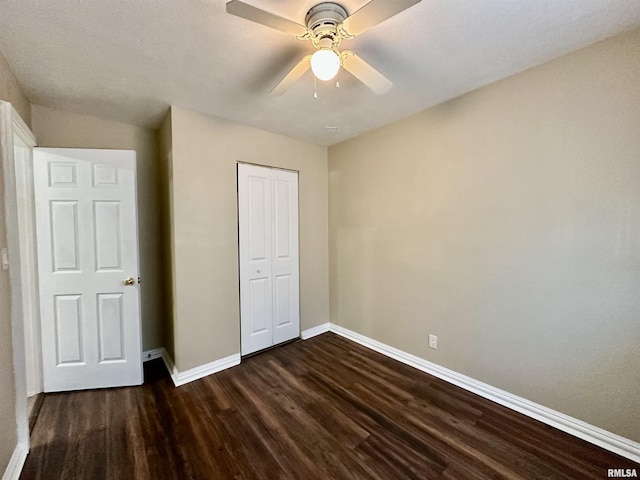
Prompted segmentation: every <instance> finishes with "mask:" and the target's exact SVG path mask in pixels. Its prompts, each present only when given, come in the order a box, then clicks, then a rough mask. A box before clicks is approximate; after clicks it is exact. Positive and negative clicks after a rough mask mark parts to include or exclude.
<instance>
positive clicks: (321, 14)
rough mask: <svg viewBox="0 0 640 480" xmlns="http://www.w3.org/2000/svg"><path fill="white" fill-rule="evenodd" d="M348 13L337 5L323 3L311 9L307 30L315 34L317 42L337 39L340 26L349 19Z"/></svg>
mask: <svg viewBox="0 0 640 480" xmlns="http://www.w3.org/2000/svg"><path fill="white" fill-rule="evenodd" d="M347 16H348V15H347V11H346V10H345V9H344V8H343V7H342V6H341V5H338V4H337V3H333V2H322V3H319V4H318V5H316V6H314V7H311V9H310V10H309V11H308V12H307V16H306V17H305V22H306V24H307V28H308V29H309V30H311V31H312V32H313V35H314V37H315V38H316V40H320V39H321V38H324V37H330V38H331V39H333V38H335V37H336V36H337V33H338V25H340V24H341V23H342V22H343V21H344V20H345V19H346V18H347Z"/></svg>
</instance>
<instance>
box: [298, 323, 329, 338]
mask: <svg viewBox="0 0 640 480" xmlns="http://www.w3.org/2000/svg"><path fill="white" fill-rule="evenodd" d="M330 325H331V324H330V323H329V322H327V323H323V324H322V325H318V326H317V327H311V328H307V329H306V330H303V331H302V332H301V333H300V338H302V340H308V339H310V338H311V337H315V336H316V335H321V334H323V333H326V332H328V331H329V326H330Z"/></svg>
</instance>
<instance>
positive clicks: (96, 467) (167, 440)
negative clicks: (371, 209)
mask: <svg viewBox="0 0 640 480" xmlns="http://www.w3.org/2000/svg"><path fill="white" fill-rule="evenodd" d="M607 468H636V469H638V470H637V471H638V472H639V474H640V465H638V464H635V463H633V462H631V461H629V460H626V459H624V458H622V457H619V456H617V455H615V454H612V453H609V452H607V451H605V450H602V449H600V448H598V447H595V446H593V445H591V444H589V443H586V442H583V441H581V440H578V439H576V438H574V437H572V436H570V435H567V434H564V433H562V432H560V431H558V430H555V429H553V428H551V427H548V426H546V425H544V424H542V423H539V422H537V421H535V420H532V419H529V418H527V417H524V416H523V415H520V414H518V413H515V412H513V411H511V410H508V409H506V408H504V407H501V406H499V405H497V404H494V403H492V402H489V401H487V400H485V399H482V398H480V397H478V396H476V395H474V394H472V393H469V392H466V391H464V390H462V389H460V388H458V387H455V386H453V385H450V384H448V383H446V382H443V381H441V380H438V379H436V378H434V377H432V376H430V375H427V374H425V373H422V372H419V371H417V370H414V369H413V368H411V367H407V366H405V365H403V364H400V363H398V362H396V361H394V360H391V359H389V358H386V357H384V356H382V355H379V354H377V353H375V352H373V351H371V350H368V349H366V348H364V347H361V346H360V345H358V344H355V343H352V342H350V341H348V340H345V339H343V338H341V337H338V336H336V335H334V334H331V333H327V334H324V335H321V336H318V337H315V338H313V339H310V340H306V341H298V342H294V343H291V344H288V345H285V346H283V347H281V348H275V349H272V350H269V351H267V352H264V353H262V354H260V355H256V356H253V357H250V358H247V359H244V360H243V362H242V364H241V365H240V366H238V367H234V368H231V369H229V370H225V371H223V372H220V373H218V374H216V375H212V376H209V377H207V378H204V379H202V380H199V381H196V382H193V383H190V384H187V385H185V386H182V387H180V388H174V387H173V384H172V383H171V380H170V378H169V376H168V375H167V373H166V371H165V369H164V366H163V365H162V363H161V361H159V360H155V361H152V362H149V363H147V364H146V365H145V384H144V385H143V386H141V387H134V388H120V389H104V390H93V391H83V392H73V393H61V394H48V395H45V397H44V401H43V404H42V407H41V409H40V414H39V417H38V419H37V421H36V424H35V428H34V430H33V433H32V446H31V453H30V454H29V456H28V458H27V462H26V464H25V467H24V470H23V473H22V476H21V478H22V479H35V478H37V479H47V480H49V479H91V480H97V479H114V480H115V479H117V480H121V479H174V478H176V479H177V478H180V479H183V478H184V479H188V478H194V479H227V478H229V479H252V478H256V479H258V478H260V479H269V480H271V479H304V480H306V479H316V478H317V479H359V478H367V479H368V478H371V479H383V480H388V479H396V478H397V479H412V478H415V479H463V478H468V479H474V480H475V479H480V480H482V479H497V478H509V479H533V478H545V479H551V478H553V479H568V478H577V479H590V478H594V479H604V478H607Z"/></svg>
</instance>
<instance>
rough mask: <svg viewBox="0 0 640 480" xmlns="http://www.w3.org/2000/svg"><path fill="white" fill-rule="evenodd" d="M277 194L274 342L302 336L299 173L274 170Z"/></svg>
mask: <svg viewBox="0 0 640 480" xmlns="http://www.w3.org/2000/svg"><path fill="white" fill-rule="evenodd" d="M271 178H272V180H273V185H274V191H275V195H274V198H273V204H274V225H275V227H274V228H275V231H276V234H275V235H274V238H275V248H274V256H273V276H274V279H275V283H276V288H275V289H274V290H275V295H274V304H275V306H276V308H275V312H274V316H275V322H274V332H273V343H274V344H277V343H281V342H286V341H287V340H291V339H293V338H296V337H298V336H300V301H299V283H300V280H299V273H298V174H297V173H296V172H291V171H288V170H278V169H275V168H274V169H272V170H271Z"/></svg>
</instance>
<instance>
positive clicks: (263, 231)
mask: <svg viewBox="0 0 640 480" xmlns="http://www.w3.org/2000/svg"><path fill="white" fill-rule="evenodd" d="M240 167H242V169H239V170H238V173H239V176H238V210H239V212H242V214H241V215H240V216H239V231H240V232H242V233H241V236H240V242H239V254H240V258H241V261H240V278H241V282H240V310H241V312H242V313H241V315H242V321H241V326H240V336H241V351H242V354H243V355H247V354H249V353H253V352H256V351H258V350H262V349H264V348H267V347H269V346H271V345H272V342H273V328H272V323H273V319H272V315H271V310H272V282H271V203H270V201H269V200H270V198H271V182H270V179H269V175H268V173H269V172H268V169H264V168H260V167H254V166H250V165H239V168H240Z"/></svg>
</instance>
